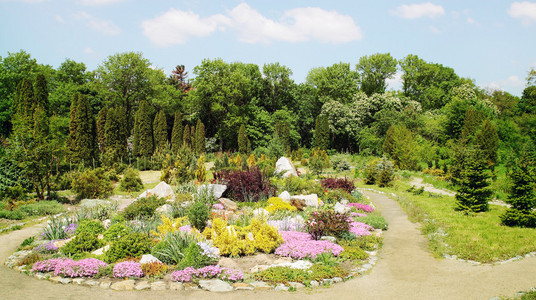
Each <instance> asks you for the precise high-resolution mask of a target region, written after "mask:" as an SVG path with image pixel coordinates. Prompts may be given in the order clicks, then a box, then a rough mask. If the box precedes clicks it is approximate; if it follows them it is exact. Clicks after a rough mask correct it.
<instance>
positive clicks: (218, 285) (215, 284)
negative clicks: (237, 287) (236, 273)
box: [199, 279, 233, 292]
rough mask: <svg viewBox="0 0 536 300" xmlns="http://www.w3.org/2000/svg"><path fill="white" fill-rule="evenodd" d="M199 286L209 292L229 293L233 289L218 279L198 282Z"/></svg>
mask: <svg viewBox="0 0 536 300" xmlns="http://www.w3.org/2000/svg"><path fill="white" fill-rule="evenodd" d="M199 286H200V287H201V288H202V289H204V290H207V291H210V292H230V291H232V290H233V287H232V286H231V285H230V284H228V283H227V282H225V281H223V280H220V279H210V280H199Z"/></svg>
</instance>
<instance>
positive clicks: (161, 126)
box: [153, 110, 168, 149]
mask: <svg viewBox="0 0 536 300" xmlns="http://www.w3.org/2000/svg"><path fill="white" fill-rule="evenodd" d="M153 130H154V134H153V137H154V147H155V149H164V147H166V144H167V143H168V140H167V122H166V115H165V114H164V111H163V110H160V111H159V112H158V113H157V114H156V116H155V118H154V124H153Z"/></svg>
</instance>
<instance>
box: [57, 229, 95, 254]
mask: <svg viewBox="0 0 536 300" xmlns="http://www.w3.org/2000/svg"><path fill="white" fill-rule="evenodd" d="M102 246H103V242H102V241H101V240H99V239H98V238H97V235H96V234H90V233H87V234H78V235H77V236H76V237H75V238H74V239H73V240H71V241H70V242H68V243H67V244H66V245H65V246H63V247H62V248H61V253H63V254H65V255H68V256H71V257H77V256H80V255H81V254H82V253H83V252H91V251H93V250H96V249H98V248H100V247H102Z"/></svg>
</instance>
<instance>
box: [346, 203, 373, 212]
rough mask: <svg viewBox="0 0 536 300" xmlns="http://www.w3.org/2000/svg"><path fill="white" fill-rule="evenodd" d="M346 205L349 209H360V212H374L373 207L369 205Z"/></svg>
mask: <svg viewBox="0 0 536 300" xmlns="http://www.w3.org/2000/svg"><path fill="white" fill-rule="evenodd" d="M347 205H348V206H350V207H355V208H357V209H360V210H362V211H364V212H373V211H374V207H372V206H370V205H366V204H362V203H348V204H347Z"/></svg>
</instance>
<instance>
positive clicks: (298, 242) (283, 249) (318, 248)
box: [275, 231, 344, 259]
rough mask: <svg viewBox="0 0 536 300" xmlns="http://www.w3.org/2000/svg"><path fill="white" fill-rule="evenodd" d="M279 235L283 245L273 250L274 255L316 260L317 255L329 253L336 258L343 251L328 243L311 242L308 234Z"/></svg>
mask: <svg viewBox="0 0 536 300" xmlns="http://www.w3.org/2000/svg"><path fill="white" fill-rule="evenodd" d="M280 233H281V235H282V236H283V239H284V240H285V243H283V244H282V245H281V246H279V248H277V249H276V250H275V254H276V255H281V256H288V257H292V258H295V259H303V258H306V257H309V258H316V256H317V255H319V254H321V253H325V252H331V254H333V255H334V256H337V255H339V254H340V253H341V252H342V251H343V250H344V249H343V248H342V247H341V246H339V245H337V244H335V243H332V242H330V241H317V240H313V239H312V237H311V235H310V234H308V233H304V232H297V231H281V232H280Z"/></svg>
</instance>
